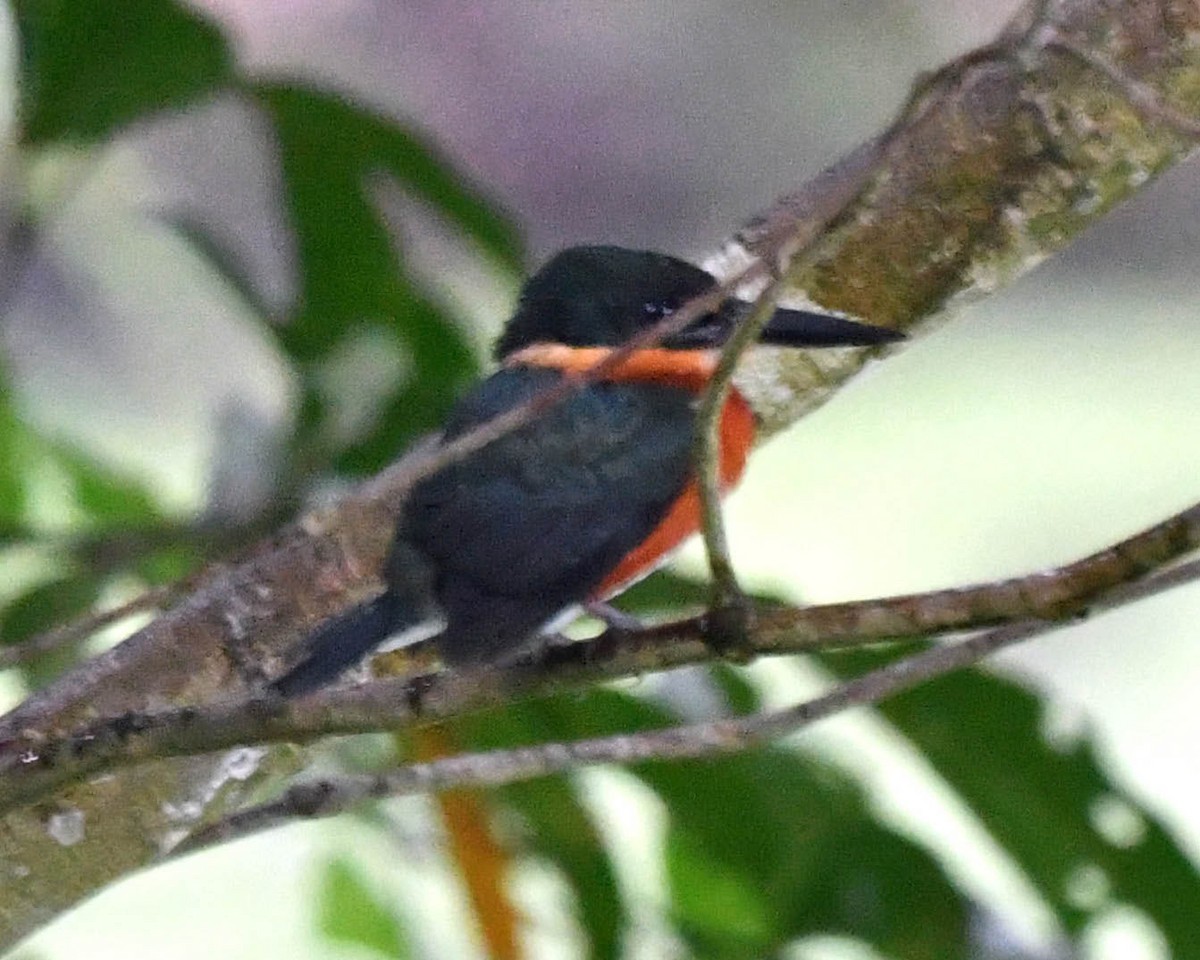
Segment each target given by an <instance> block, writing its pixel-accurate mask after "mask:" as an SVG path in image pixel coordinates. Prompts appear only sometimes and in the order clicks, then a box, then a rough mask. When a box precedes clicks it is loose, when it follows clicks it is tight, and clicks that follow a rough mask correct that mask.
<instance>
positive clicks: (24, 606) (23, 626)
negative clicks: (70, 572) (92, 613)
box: [0, 576, 98, 644]
mask: <svg viewBox="0 0 1200 960" xmlns="http://www.w3.org/2000/svg"><path fill="white" fill-rule="evenodd" d="M97 593H98V585H97V584H96V582H95V581H94V580H92V579H91V578H88V577H83V576H73V577H61V578H58V579H55V580H50V581H48V582H45V583H40V584H38V585H37V586H36V587H33V588H32V589H30V590H27V591H26V592H25V593H23V594H21V595H20V596H18V597H17V598H16V599H14V600H13V601H11V602H10V603H8V604H7V605H6V606H5V607H4V608H3V610H0V640H2V641H3V642H4V643H5V644H12V643H20V642H21V641H22V640H27V639H29V638H30V637H32V636H33V635H35V634H38V633H42V632H43V631H45V630H49V629H50V628H51V627H55V626H58V625H59V624H61V623H64V622H65V621H67V620H71V619H73V618H75V617H77V616H79V615H80V614H82V613H83V612H84V611H86V610H88V609H89V608H90V607H91V606H92V604H93V603H95V602H96V596H97Z"/></svg>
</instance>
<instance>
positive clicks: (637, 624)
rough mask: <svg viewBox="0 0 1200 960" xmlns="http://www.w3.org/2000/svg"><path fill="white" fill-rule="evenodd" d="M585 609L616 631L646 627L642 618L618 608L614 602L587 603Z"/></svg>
mask: <svg viewBox="0 0 1200 960" xmlns="http://www.w3.org/2000/svg"><path fill="white" fill-rule="evenodd" d="M583 609H584V611H585V612H586V613H587V614H588V615H589V616H592V617H595V618H596V619H597V620H599V621H600V622H601V623H603V624H604V625H605V626H606V627H607V628H608V629H609V630H612V631H613V632H614V633H636V632H637V631H638V630H644V629H645V628H646V625H645V624H644V623H643V622H642V621H641V619H640V618H638V617H635V616H634V615H633V614H631V613H626V612H625V611H624V610H618V609H617V608H616V607H614V606H613V605H612V604H609V603H605V602H604V601H602V600H593V601H592V602H591V603H585V604H584V605H583Z"/></svg>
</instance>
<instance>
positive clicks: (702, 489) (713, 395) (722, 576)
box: [693, 279, 782, 610]
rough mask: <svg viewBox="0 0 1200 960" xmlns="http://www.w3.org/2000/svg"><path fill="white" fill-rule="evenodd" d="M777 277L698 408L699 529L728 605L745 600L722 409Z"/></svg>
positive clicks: (719, 594)
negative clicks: (732, 537) (725, 500)
mask: <svg viewBox="0 0 1200 960" xmlns="http://www.w3.org/2000/svg"><path fill="white" fill-rule="evenodd" d="M780 287H781V284H780V281H779V280H778V279H776V280H773V281H772V282H771V283H770V284H769V285H768V286H767V288H766V289H765V290H763V292H762V293H761V294H760V295H759V296H758V298H757V299H756V300H755V302H754V309H753V310H752V311H751V312H750V315H749V316H748V317H746V318H745V319H744V320H743V321H742V322H741V323H740V324H738V327H737V329H736V330H734V331H733V335H732V336H731V337H730V338H729V341H728V342H727V343H726V344H725V346H724V347H723V348H722V350H721V359H720V361H719V362H718V363H717V369H716V370H715V371H714V372H713V376H712V380H711V381H710V382H709V385H708V389H707V390H705V392H704V396H703V398H702V399H701V401H700V406H699V408H698V409H697V411H696V436H695V442H694V447H693V459H694V461H695V463H696V472H697V485H698V492H699V495H700V516H701V527H700V531H701V535H702V537H703V539H704V549H705V552H706V553H707V555H708V566H709V570H710V571H711V572H712V580H713V583H712V597H713V600H712V606H713V608H714V610H722V609H725V610H728V609H731V608H734V607H737V606H741V605H742V604H743V602H744V601H743V594H742V590H741V588H740V587H739V586H738V581H737V573H736V571H735V570H734V568H733V560H732V558H731V557H730V555H729V540H728V538H727V537H726V535H725V519H724V516H723V513H722V510H721V483H720V477H719V467H718V465H719V463H720V459H721V455H720V449H721V413H722V411H723V409H724V407H725V400H726V398H727V397H728V396H729V390H730V386H731V384H732V382H733V374H734V371H735V370H736V369H737V365H738V361H739V360H741V358H742V354H744V353H745V352H746V350H747V349H748V348H749V347H750V346H751V345H752V344H753V343H755V342H756V341H757V340H758V338H759V335H760V334H761V333H762V331H763V328H764V327H765V326H766V325H767V321H768V320H770V319H771V315H772V314H773V313H774V312H775V303H776V301H777V300H778V298H779V295H780V293H781V292H782V291H781V289H780Z"/></svg>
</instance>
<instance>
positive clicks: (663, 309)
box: [642, 300, 675, 320]
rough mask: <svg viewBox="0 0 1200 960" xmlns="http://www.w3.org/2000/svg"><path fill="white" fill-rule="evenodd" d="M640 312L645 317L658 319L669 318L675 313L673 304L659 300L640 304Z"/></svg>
mask: <svg viewBox="0 0 1200 960" xmlns="http://www.w3.org/2000/svg"><path fill="white" fill-rule="evenodd" d="M642 312H643V313H644V314H645V315H646V316H647V317H652V318H654V319H656V320H657V319H658V318H660V317H669V316H670V315H671V314H672V313H674V312H675V304H674V303H673V302H664V301H661V300H652V301H649V302H647V303H643V304H642Z"/></svg>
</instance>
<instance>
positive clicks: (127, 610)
mask: <svg viewBox="0 0 1200 960" xmlns="http://www.w3.org/2000/svg"><path fill="white" fill-rule="evenodd" d="M178 589H179V588H178V585H171V586H165V587H154V588H152V589H150V590H147V591H145V592H144V593H141V594H139V595H138V596H136V597H134V598H133V599H132V600H130V601H129V602H127V603H123V604H121V605H120V606H119V607H112V608H110V609H108V610H98V611H91V612H89V613H86V614H83V615H82V616H80V617H77V618H76V619H74V620H71V621H70V622H68V623H64V624H62V625H61V626H58V627H55V628H54V629H53V630H46V631H44V632H43V633H38V634H35V635H34V636H32V637H29V638H28V639H26V640H21V641H19V642H17V643H10V644H6V645H5V646H2V647H0V670H7V669H9V668H10V667H16V666H20V665H21V664H24V663H29V662H30V661H32V660H36V659H37V658H38V657H41V656H45V655H46V654H47V653H50V652H51V651H53V650H57V649H59V648H60V647H65V646H66V645H67V644H70V643H75V642H77V641H79V640H84V639H86V638H88V637H90V636H92V635H93V634H96V633H98V632H100V631H101V630H103V629H104V628H105V627H110V626H112V625H113V624H114V623H117V622H118V621H121V620H124V619H125V618H126V617H130V616H133V614H135V613H142V612H144V611H146V610H155V609H160V608H161V607H162V606H164V605H165V604H166V603H168V602H169V601H170V600H172V599H173V598H174V597H175V596H177V593H178Z"/></svg>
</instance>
